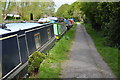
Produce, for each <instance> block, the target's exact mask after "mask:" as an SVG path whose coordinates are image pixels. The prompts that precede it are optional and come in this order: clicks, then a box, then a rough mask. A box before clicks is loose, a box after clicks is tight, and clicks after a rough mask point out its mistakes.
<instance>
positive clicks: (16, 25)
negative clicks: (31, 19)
mask: <svg viewBox="0 0 120 80" xmlns="http://www.w3.org/2000/svg"><path fill="white" fill-rule="evenodd" d="M42 25H45V24H39V23H9V24H6V26H7V29H10V30H11V31H8V30H4V29H0V35H1V34H6V33H11V32H16V31H19V30H25V29H30V28H34V27H36V26H42Z"/></svg>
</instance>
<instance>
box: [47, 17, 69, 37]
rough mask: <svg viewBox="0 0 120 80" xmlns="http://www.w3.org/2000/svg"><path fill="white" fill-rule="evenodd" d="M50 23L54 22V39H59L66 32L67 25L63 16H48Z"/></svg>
mask: <svg viewBox="0 0 120 80" xmlns="http://www.w3.org/2000/svg"><path fill="white" fill-rule="evenodd" d="M49 19H50V20H51V23H53V24H54V26H53V27H54V34H55V36H56V39H60V37H61V36H62V35H63V34H64V33H65V32H66V30H67V27H66V23H65V22H64V19H63V18H57V17H50V18H49Z"/></svg>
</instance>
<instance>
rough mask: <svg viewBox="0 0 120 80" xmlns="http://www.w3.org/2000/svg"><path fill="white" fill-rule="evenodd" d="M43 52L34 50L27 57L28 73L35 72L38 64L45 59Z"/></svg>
mask: <svg viewBox="0 0 120 80" xmlns="http://www.w3.org/2000/svg"><path fill="white" fill-rule="evenodd" d="M45 57H46V56H45V54H42V53H40V52H38V51H36V52H34V53H33V54H32V56H30V58H29V59H28V64H29V65H28V72H29V73H30V74H33V73H37V72H38V69H39V66H40V64H41V63H42V62H43V60H44V59H45Z"/></svg>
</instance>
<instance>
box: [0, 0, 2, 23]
mask: <svg viewBox="0 0 120 80" xmlns="http://www.w3.org/2000/svg"><path fill="white" fill-rule="evenodd" d="M1 23H2V6H1V1H0V24H1Z"/></svg>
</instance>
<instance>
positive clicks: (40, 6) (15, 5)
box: [2, 0, 55, 20]
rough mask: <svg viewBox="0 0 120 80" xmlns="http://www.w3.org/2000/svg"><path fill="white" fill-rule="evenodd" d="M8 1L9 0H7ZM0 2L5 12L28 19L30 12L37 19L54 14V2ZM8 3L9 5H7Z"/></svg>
mask: <svg viewBox="0 0 120 80" xmlns="http://www.w3.org/2000/svg"><path fill="white" fill-rule="evenodd" d="M8 1H9V0H8ZM8 1H7V2H2V11H3V14H4V16H3V17H5V14H8V13H12V14H19V15H20V16H21V18H22V19H24V20H30V13H32V14H33V17H34V19H39V18H41V17H44V16H45V15H50V16H53V15H54V10H55V9H54V6H55V4H54V2H52V1H51V2H8ZM7 4H9V5H7Z"/></svg>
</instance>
